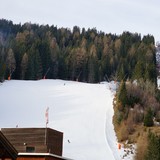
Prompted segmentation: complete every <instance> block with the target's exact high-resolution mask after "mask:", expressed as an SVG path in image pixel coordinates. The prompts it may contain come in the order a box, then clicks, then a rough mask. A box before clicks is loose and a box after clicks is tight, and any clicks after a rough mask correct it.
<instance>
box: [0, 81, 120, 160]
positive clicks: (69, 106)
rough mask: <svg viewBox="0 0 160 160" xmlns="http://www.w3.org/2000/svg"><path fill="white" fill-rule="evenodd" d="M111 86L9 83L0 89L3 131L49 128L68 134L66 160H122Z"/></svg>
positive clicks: (77, 83)
mask: <svg viewBox="0 0 160 160" xmlns="http://www.w3.org/2000/svg"><path fill="white" fill-rule="evenodd" d="M108 88H109V87H108V84H107V83H104V84H87V83H79V82H72V81H62V80H40V81H14V80H12V81H5V82H4V83H3V84H2V85H1V86H0V97H1V100H0V113H1V115H0V127H1V128H4V127H16V125H18V126H19V127H45V116H44V115H45V110H46V108H47V107H49V125H48V127H50V128H54V129H57V130H59V131H61V132H63V133H64V142H63V156H64V157H68V158H71V159H74V160H105V159H106V160H107V159H108V160H120V159H121V158H120V153H119V150H118V148H117V142H116V137H115V133H114V130H113V125H112V116H113V106H112V101H113V93H111V91H110V90H109V89H108Z"/></svg>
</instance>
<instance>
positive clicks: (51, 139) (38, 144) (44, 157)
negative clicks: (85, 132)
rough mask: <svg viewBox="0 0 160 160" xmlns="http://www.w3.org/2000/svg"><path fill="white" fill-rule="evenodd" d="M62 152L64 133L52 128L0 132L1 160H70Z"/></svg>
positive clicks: (7, 129) (13, 129)
mask: <svg viewBox="0 0 160 160" xmlns="http://www.w3.org/2000/svg"><path fill="white" fill-rule="evenodd" d="M62 151H63V133H62V132H59V131H56V130H53V129H50V128H2V129H1V131H0V160H4V159H5V160H69V159H68V158H65V157H62Z"/></svg>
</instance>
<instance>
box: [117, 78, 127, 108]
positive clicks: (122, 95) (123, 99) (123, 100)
mask: <svg viewBox="0 0 160 160" xmlns="http://www.w3.org/2000/svg"><path fill="white" fill-rule="evenodd" d="M118 101H119V102H120V104H121V105H122V106H121V107H122V110H124V108H125V106H126V104H127V103H128V98H127V90H126V83H125V81H123V80H122V81H121V84H120V87H119V91H118Z"/></svg>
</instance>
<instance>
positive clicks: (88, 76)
mask: <svg viewBox="0 0 160 160" xmlns="http://www.w3.org/2000/svg"><path fill="white" fill-rule="evenodd" d="M154 43H155V42H154V37H153V36H151V35H146V36H144V37H143V38H141V35H140V34H138V33H130V32H123V33H122V34H121V35H115V34H105V33H104V32H101V31H100V32H98V31H97V30H96V29H95V28H93V29H88V30H86V29H84V28H82V29H80V28H79V27H77V26H75V27H73V30H72V31H71V30H70V29H68V28H57V27H56V26H53V25H52V26H48V25H39V24H31V23H25V24H23V25H21V24H16V25H15V24H13V23H12V21H7V20H5V19H1V20H0V79H1V80H4V79H7V78H8V77H10V78H13V79H22V80H23V79H25V80H37V79H41V78H43V77H46V78H48V79H55V78H56V79H57V78H58V79H67V80H79V81H83V82H91V83H95V82H100V81H103V80H108V79H110V80H111V79H116V80H121V79H125V80H126V79H131V80H134V79H139V78H143V79H145V80H146V79H149V80H150V81H152V82H156V56H155V46H154Z"/></svg>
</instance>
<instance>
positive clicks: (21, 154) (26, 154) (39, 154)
mask: <svg viewBox="0 0 160 160" xmlns="http://www.w3.org/2000/svg"><path fill="white" fill-rule="evenodd" d="M18 156H50V157H56V158H61V159H64V160H73V159H70V158H66V157H62V156H58V155H56V154H51V153H18Z"/></svg>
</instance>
